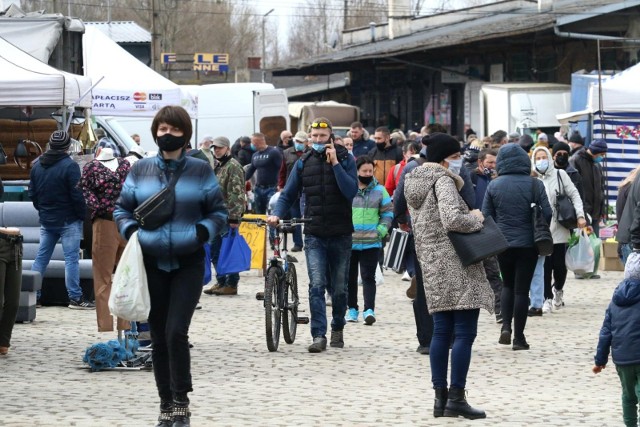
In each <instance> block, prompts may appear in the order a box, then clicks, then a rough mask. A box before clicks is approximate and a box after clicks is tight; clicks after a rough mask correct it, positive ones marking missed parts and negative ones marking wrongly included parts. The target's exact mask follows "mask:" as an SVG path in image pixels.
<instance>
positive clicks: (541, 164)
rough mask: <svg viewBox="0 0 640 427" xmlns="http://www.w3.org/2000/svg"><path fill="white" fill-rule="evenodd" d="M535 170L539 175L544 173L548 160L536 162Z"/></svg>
mask: <svg viewBox="0 0 640 427" xmlns="http://www.w3.org/2000/svg"><path fill="white" fill-rule="evenodd" d="M536 169H537V170H538V172H540V173H545V172H546V171H547V169H549V160H547V159H541V160H536Z"/></svg>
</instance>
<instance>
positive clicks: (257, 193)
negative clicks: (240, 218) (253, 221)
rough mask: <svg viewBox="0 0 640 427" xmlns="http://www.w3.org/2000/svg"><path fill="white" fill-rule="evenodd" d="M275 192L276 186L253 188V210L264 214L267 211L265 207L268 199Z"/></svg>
mask: <svg viewBox="0 0 640 427" xmlns="http://www.w3.org/2000/svg"><path fill="white" fill-rule="evenodd" d="M275 193H276V186H275V185H274V186H273V187H258V186H257V185H256V186H255V187H254V188H253V195H254V199H253V211H254V212H255V213H257V214H260V215H264V214H266V213H267V207H269V199H271V196H273V195H274V194H275Z"/></svg>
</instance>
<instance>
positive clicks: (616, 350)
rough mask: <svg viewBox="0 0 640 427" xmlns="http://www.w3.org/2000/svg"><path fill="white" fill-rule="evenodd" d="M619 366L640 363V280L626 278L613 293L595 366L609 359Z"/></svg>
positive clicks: (601, 332) (604, 363)
mask: <svg viewBox="0 0 640 427" xmlns="http://www.w3.org/2000/svg"><path fill="white" fill-rule="evenodd" d="M609 350H611V355H612V356H613V363H615V364H616V365H619V366H626V365H638V364H640V281H638V280H634V279H625V280H623V281H622V282H620V284H619V285H618V287H617V288H616V289H615V290H614V291H613V297H612V298H611V303H610V304H609V307H608V308H607V311H606V313H605V316H604V322H602V328H601V329H600V338H599V340H598V349H597V350H596V356H595V364H596V365H598V366H604V365H606V364H607V361H608V360H609Z"/></svg>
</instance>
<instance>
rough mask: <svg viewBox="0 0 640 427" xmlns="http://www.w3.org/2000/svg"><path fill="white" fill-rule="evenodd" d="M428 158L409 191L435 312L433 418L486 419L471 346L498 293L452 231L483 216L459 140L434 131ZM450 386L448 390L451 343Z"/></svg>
mask: <svg viewBox="0 0 640 427" xmlns="http://www.w3.org/2000/svg"><path fill="white" fill-rule="evenodd" d="M430 139H433V141H431V142H429V144H428V145H427V147H428V148H427V162H426V163H425V164H424V165H423V166H421V167H418V168H416V169H414V170H413V171H412V172H411V173H410V174H408V175H407V176H406V178H405V179H406V182H405V190H404V191H405V196H406V199H407V203H408V205H409V212H410V213H411V218H412V220H413V224H414V225H413V230H414V235H415V244H416V253H417V255H418V259H419V261H420V266H421V267H422V271H423V275H424V288H425V294H426V297H427V306H428V307H429V312H430V313H431V314H432V315H433V321H434V330H433V339H432V341H431V348H430V352H429V355H430V359H431V380H432V382H433V387H434V389H435V394H436V399H435V405H434V409H433V415H434V417H441V416H445V417H457V416H463V417H465V418H469V419H475V418H485V417H486V415H485V412H484V411H482V410H480V409H475V408H472V407H471V406H470V405H469V404H468V403H467V401H466V398H465V385H466V381H467V373H468V371H469V365H470V362H471V347H472V345H473V341H474V340H475V337H476V334H477V330H478V316H479V314H480V308H485V309H486V310H487V311H489V312H490V313H493V305H494V304H493V298H494V297H493V293H492V291H491V287H490V286H489V282H488V281H487V278H486V275H485V271H484V268H483V266H482V263H481V262H480V263H477V264H473V265H470V266H468V267H464V266H463V265H462V263H461V261H460V259H459V257H458V255H457V254H456V252H455V250H454V248H453V245H452V244H451V241H450V240H449V238H448V237H447V232H448V231H457V232H461V233H473V232H475V231H478V230H480V229H482V222H483V219H484V217H483V216H482V213H480V211H478V210H474V211H471V212H469V208H468V207H467V205H466V204H465V202H464V201H463V200H462V198H461V197H460V194H459V193H458V190H460V188H462V185H463V181H462V178H460V177H459V176H458V171H459V170H460V167H461V166H462V158H461V157H460V145H459V144H458V142H457V141H456V140H455V139H454V138H452V137H451V136H449V135H446V134H439V133H436V134H432V135H431V136H430ZM452 335H454V336H455V338H454V341H453V347H452V349H453V351H452V352H451V387H450V388H449V389H448V390H447V369H448V364H449V343H450V341H451V336H452Z"/></svg>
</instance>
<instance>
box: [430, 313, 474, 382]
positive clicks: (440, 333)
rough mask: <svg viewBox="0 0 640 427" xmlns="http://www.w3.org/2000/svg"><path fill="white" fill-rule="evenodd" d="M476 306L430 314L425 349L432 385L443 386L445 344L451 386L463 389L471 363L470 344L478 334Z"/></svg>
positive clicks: (444, 376)
mask: <svg viewBox="0 0 640 427" xmlns="http://www.w3.org/2000/svg"><path fill="white" fill-rule="evenodd" d="M479 316H480V309H474V310H454V311H440V312H436V313H433V338H432V339H431V347H430V349H429V358H430V361H431V382H432V383H433V387H434V388H447V368H448V365H449V343H450V342H451V334H453V335H454V339H453V347H452V350H451V387H455V388H465V386H466V385H467V373H468V372H469V365H470V364H471V347H472V346H473V341H475V339H476V335H477V333H478V317H479Z"/></svg>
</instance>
